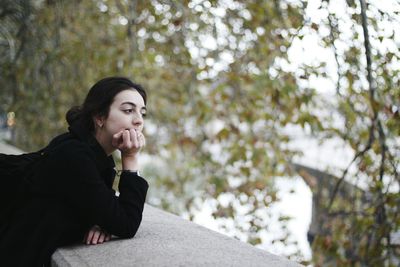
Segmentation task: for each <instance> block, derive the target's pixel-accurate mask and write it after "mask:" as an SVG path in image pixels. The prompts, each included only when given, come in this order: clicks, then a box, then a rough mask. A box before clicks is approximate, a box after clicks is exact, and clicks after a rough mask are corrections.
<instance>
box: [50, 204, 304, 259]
mask: <svg viewBox="0 0 400 267" xmlns="http://www.w3.org/2000/svg"><path fill="white" fill-rule="evenodd" d="M52 266H55V267H65V266H279V267H280V266H282V267H283V266H301V265H299V264H297V263H295V262H292V261H289V260H287V259H285V258H282V257H278V256H276V255H273V254H270V253H268V252H266V251H263V250H261V249H258V248H255V247H253V246H251V245H249V244H246V243H243V242H241V241H238V240H236V239H233V238H230V237H227V236H224V235H222V234H219V233H217V232H214V231H212V230H209V229H207V228H204V227H202V226H200V225H197V224H195V223H192V222H189V221H186V220H184V219H182V218H179V217H178V216H175V215H173V214H170V213H167V212H164V211H162V210H159V209H157V208H154V207H152V206H149V205H146V206H145V210H144V213H143V221H142V224H141V226H140V228H139V231H138V232H137V234H136V236H135V237H134V238H133V239H125V240H122V239H113V240H111V241H109V242H106V243H104V244H101V245H90V246H87V245H76V246H70V247H64V248H61V249H58V250H57V251H56V252H55V253H54V254H53V257H52Z"/></svg>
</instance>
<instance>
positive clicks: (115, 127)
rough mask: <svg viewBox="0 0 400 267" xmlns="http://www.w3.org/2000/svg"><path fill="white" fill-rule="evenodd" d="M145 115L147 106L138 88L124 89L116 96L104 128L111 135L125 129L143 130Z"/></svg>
mask: <svg viewBox="0 0 400 267" xmlns="http://www.w3.org/2000/svg"><path fill="white" fill-rule="evenodd" d="M145 115H146V107H145V105H144V100H143V98H142V96H141V95H140V94H139V93H138V92H137V91H136V90H132V89H128V90H124V91H122V92H120V93H118V94H117V95H116V96H115V97H114V101H113V102H112V104H111V106H110V110H109V113H108V116H107V118H105V120H104V124H103V130H105V131H106V132H107V134H109V135H111V136H112V135H114V134H116V133H118V132H119V131H121V130H125V129H135V130H137V131H139V132H141V131H142V130H143V124H144V120H143V118H144V116H145Z"/></svg>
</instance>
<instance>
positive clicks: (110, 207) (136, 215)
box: [53, 145, 148, 238]
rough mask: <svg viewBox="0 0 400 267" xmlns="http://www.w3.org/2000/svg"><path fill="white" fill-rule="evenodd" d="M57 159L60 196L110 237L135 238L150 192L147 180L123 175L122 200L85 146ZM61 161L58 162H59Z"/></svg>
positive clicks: (55, 158)
mask: <svg viewBox="0 0 400 267" xmlns="http://www.w3.org/2000/svg"><path fill="white" fill-rule="evenodd" d="M57 154H58V155H54V162H62V163H61V164H54V165H53V166H56V169H57V170H54V171H56V172H57V173H58V174H59V176H60V178H61V180H60V184H59V185H60V188H59V190H60V192H61V194H62V195H63V197H64V198H65V200H66V201H67V202H69V203H70V204H71V205H72V206H73V208H74V209H76V211H77V212H78V213H79V215H80V216H81V217H82V218H85V219H86V221H87V222H88V223H89V224H92V225H94V224H97V225H99V226H100V227H102V228H103V229H105V230H106V231H108V232H109V233H110V234H113V235H116V236H119V237H122V238H131V237H133V236H134V235H135V234H136V232H137V230H138V228H139V225H140V222H141V221H142V212H143V206H144V202H145V198H146V193H147V189H148V183H147V182H146V180H145V179H143V178H142V177H140V176H137V175H135V174H133V173H125V172H124V173H123V174H122V175H121V177H120V182H119V191H120V195H119V197H117V196H115V192H114V190H112V189H110V188H108V187H107V186H106V184H105V182H104V181H103V180H102V178H101V176H100V173H99V171H98V170H97V168H96V165H95V162H94V154H93V152H92V151H90V149H89V148H87V147H85V146H84V145H80V146H77V147H75V149H66V150H64V151H63V152H62V153H57ZM57 157H58V158H57Z"/></svg>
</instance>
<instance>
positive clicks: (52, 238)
mask: <svg viewBox="0 0 400 267" xmlns="http://www.w3.org/2000/svg"><path fill="white" fill-rule="evenodd" d="M69 130H70V131H69V132H68V133H65V134H62V135H60V136H58V137H56V138H55V139H53V140H52V142H51V143H50V145H49V147H48V148H49V149H48V151H49V152H48V153H46V154H45V155H44V156H43V157H42V158H41V159H40V161H39V162H38V164H37V166H36V168H35V170H34V171H33V175H32V176H31V177H30V179H29V181H30V186H29V187H28V188H27V190H26V193H25V194H24V196H23V197H21V199H20V200H21V201H20V202H21V203H20V205H19V207H18V208H17V209H15V212H14V213H13V215H12V216H11V217H10V218H9V220H8V222H7V225H6V227H5V228H3V229H5V230H4V231H2V232H1V233H0V234H1V236H0V265H1V266H43V264H45V265H47V264H49V262H50V257H51V255H52V253H53V252H54V251H55V250H56V249H57V248H58V247H61V246H64V245H68V244H72V243H76V242H82V240H83V237H84V235H85V233H87V231H88V230H89V229H90V228H91V227H92V226H93V225H99V226H100V227H101V228H102V229H104V230H106V231H107V232H108V233H110V234H113V235H115V236H118V237H121V238H131V237H133V236H134V235H135V233H136V231H137V230H138V228H139V225H140V222H141V220H142V212H143V206H144V202H145V198H146V193H147V189H148V184H147V182H146V180H144V179H143V178H142V177H140V176H137V175H136V174H134V173H129V172H123V173H122V175H121V177H120V182H119V192H120V195H119V197H117V196H115V191H114V190H112V188H111V186H112V183H113V181H114V176H115V170H114V167H115V164H114V161H113V159H112V156H109V157H108V156H107V155H106V153H105V152H104V150H103V149H102V147H101V146H100V144H99V143H98V142H97V140H96V139H95V138H94V137H93V136H92V135H91V134H88V133H86V132H84V131H82V130H80V129H79V128H78V127H70V129H69Z"/></svg>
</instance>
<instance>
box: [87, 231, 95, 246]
mask: <svg viewBox="0 0 400 267" xmlns="http://www.w3.org/2000/svg"><path fill="white" fill-rule="evenodd" d="M94 232H95V230H92V229H90V231H89V233H88V235H87V238H86V244H87V245H89V244H90V242H91V241H92V238H93V235H94Z"/></svg>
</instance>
